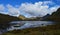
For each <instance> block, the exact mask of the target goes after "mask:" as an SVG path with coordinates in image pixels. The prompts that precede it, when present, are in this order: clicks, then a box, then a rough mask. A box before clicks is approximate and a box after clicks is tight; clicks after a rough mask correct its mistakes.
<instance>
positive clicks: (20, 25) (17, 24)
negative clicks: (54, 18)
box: [8, 21, 53, 30]
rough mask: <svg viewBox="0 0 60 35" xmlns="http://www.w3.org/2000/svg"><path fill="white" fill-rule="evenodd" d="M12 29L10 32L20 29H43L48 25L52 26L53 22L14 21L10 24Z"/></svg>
mask: <svg viewBox="0 0 60 35" xmlns="http://www.w3.org/2000/svg"><path fill="white" fill-rule="evenodd" d="M10 24H11V27H10V28H9V29H8V30H14V29H16V30H18V29H26V28H33V27H42V26H47V25H52V24H53V22H51V21H12V22H10Z"/></svg>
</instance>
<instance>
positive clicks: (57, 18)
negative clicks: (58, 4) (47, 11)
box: [46, 8, 60, 21]
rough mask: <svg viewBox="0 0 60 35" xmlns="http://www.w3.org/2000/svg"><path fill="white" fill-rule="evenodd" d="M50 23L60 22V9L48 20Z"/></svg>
mask: <svg viewBox="0 0 60 35" xmlns="http://www.w3.org/2000/svg"><path fill="white" fill-rule="evenodd" d="M46 20H48V21H60V8H58V9H57V11H55V12H53V13H52V15H50V16H49V17H47V18H46Z"/></svg>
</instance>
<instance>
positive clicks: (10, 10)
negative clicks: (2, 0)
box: [7, 4, 20, 16]
mask: <svg viewBox="0 0 60 35" xmlns="http://www.w3.org/2000/svg"><path fill="white" fill-rule="evenodd" d="M7 8H8V14H9V15H12V16H19V14H20V13H19V12H20V11H19V10H18V8H15V7H13V6H12V5H9V4H8V5H7Z"/></svg>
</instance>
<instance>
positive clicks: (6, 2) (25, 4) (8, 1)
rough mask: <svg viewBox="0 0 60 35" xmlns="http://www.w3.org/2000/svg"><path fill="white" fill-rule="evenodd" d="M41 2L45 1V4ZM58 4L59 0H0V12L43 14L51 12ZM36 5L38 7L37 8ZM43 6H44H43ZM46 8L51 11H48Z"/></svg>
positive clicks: (29, 14) (25, 14)
mask: <svg viewBox="0 0 60 35" xmlns="http://www.w3.org/2000/svg"><path fill="white" fill-rule="evenodd" d="M46 1H47V3H46ZM43 3H45V4H43ZM38 4H39V5H40V6H39V5H38ZM34 6H35V7H34ZM59 6H60V0H0V13H8V12H9V13H8V14H9V15H13V16H17V15H20V14H22V15H24V16H26V17H29V16H44V15H46V14H47V13H49V14H51V13H52V12H53V11H56V9H57V8H58V7H59ZM29 7H30V8H29ZM38 7H40V8H38ZM43 7H45V8H43ZM1 8H2V9H1ZM11 9H12V10H11ZM31 9H32V10H31ZM41 9H42V10H41ZM15 10H16V11H15ZM43 10H45V11H43ZM48 10H49V11H51V12H49V11H48ZM13 11H15V12H13ZM27 11H29V12H27Z"/></svg>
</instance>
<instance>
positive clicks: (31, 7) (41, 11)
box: [19, 1, 58, 17]
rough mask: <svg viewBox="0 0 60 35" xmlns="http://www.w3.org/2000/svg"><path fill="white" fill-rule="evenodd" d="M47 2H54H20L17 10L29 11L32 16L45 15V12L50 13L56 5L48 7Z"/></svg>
mask: <svg viewBox="0 0 60 35" xmlns="http://www.w3.org/2000/svg"><path fill="white" fill-rule="evenodd" d="M47 4H51V5H52V4H55V3H53V2H51V1H44V2H36V3H34V4H32V3H23V4H21V6H20V8H19V10H20V11H22V12H26V13H29V14H31V15H34V16H41V17H42V16H45V15H46V14H48V13H49V14H51V13H52V12H54V11H56V10H57V8H58V7H57V6H53V7H50V8H49V5H47Z"/></svg>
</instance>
